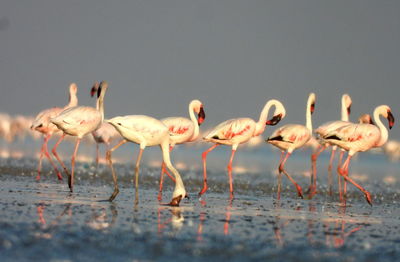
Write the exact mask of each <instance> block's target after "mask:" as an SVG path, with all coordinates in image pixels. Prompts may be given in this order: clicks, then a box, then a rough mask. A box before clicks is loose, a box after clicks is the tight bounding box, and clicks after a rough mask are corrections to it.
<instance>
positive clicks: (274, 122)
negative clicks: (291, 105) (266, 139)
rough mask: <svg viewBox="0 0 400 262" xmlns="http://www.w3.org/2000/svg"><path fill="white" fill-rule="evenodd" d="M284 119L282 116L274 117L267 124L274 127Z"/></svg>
mask: <svg viewBox="0 0 400 262" xmlns="http://www.w3.org/2000/svg"><path fill="white" fill-rule="evenodd" d="M281 119H282V114H279V115H276V116H273V117H272V118H271V119H270V120H268V121H267V122H266V123H265V124H266V125H269V126H274V125H276V124H278V123H279V121H281Z"/></svg>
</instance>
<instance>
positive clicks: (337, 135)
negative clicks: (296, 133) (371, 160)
mask: <svg viewBox="0 0 400 262" xmlns="http://www.w3.org/2000/svg"><path fill="white" fill-rule="evenodd" d="M379 116H383V117H385V118H387V119H388V121H389V128H390V129H391V128H392V127H393V125H394V117H393V115H392V112H391V109H390V107H389V106H387V105H381V106H378V107H376V108H375V110H374V121H375V123H376V125H372V124H348V125H346V126H343V127H341V128H338V129H336V130H334V131H332V132H330V133H329V134H327V135H325V136H324V139H325V140H327V141H329V142H330V143H332V144H334V145H338V146H339V147H341V148H343V149H344V150H346V151H348V156H347V159H346V161H345V162H344V163H343V165H342V167H340V168H338V172H339V174H340V175H342V176H343V177H344V179H345V181H348V182H350V183H352V184H353V185H354V186H356V187H357V188H358V189H359V190H361V192H363V193H364V195H365V198H366V200H367V202H368V203H369V204H370V205H372V200H371V194H370V193H369V192H368V191H367V190H365V189H364V188H363V187H362V186H360V185H358V184H357V183H356V182H355V181H354V180H353V179H351V178H350V177H349V176H348V173H349V164H350V160H351V158H352V156H353V155H354V154H356V153H357V152H364V151H368V150H370V149H371V148H374V147H380V146H382V145H383V144H385V143H386V141H387V140H388V137H389V134H388V130H387V129H386V127H385V126H384V125H383V123H382V121H381V120H380V119H379ZM344 193H346V184H345V187H344Z"/></svg>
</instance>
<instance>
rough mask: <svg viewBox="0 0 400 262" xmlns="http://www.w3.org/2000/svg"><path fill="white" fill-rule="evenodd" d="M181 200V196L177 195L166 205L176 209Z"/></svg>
mask: <svg viewBox="0 0 400 262" xmlns="http://www.w3.org/2000/svg"><path fill="white" fill-rule="evenodd" d="M181 200H182V195H179V196H177V197H174V198H173V199H172V200H171V202H170V203H169V204H168V205H169V206H173V207H178V206H179V203H180V202H181Z"/></svg>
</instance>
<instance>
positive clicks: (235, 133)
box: [199, 99, 286, 199]
mask: <svg viewBox="0 0 400 262" xmlns="http://www.w3.org/2000/svg"><path fill="white" fill-rule="evenodd" d="M272 106H275V112H274V115H273V117H272V118H271V119H270V120H268V121H267V116H268V112H269V110H270V108H271V107H272ZM285 116H286V111H285V107H284V106H283V105H282V103H281V102H280V101H278V100H275V99H271V100H269V101H268V102H267V103H266V104H265V106H264V108H263V110H262V111H261V114H260V118H259V120H258V122H255V121H254V120H253V119H251V118H235V119H230V120H227V121H225V122H222V123H220V124H219V125H217V126H216V127H215V128H213V129H212V130H211V131H210V132H209V134H208V135H207V136H206V137H204V138H203V139H204V140H205V141H208V142H212V143H214V145H213V146H211V147H210V148H209V149H207V150H206V151H204V152H203V153H202V159H203V176H204V181H203V189H202V190H201V191H200V193H199V196H201V195H202V194H204V193H205V192H206V191H207V189H208V186H207V154H208V153H210V152H211V151H212V150H213V149H215V148H216V147H217V146H219V145H228V146H232V152H231V157H230V160H229V164H228V167H227V168H228V176H229V191H230V198H231V199H232V198H233V184H232V182H233V181H232V161H233V158H234V156H235V152H236V150H237V148H238V146H239V144H243V143H245V142H247V141H249V140H250V138H252V137H256V136H259V135H261V134H262V133H263V132H264V130H265V127H266V125H276V124H277V123H279V121H280V120H281V119H283V118H284V117H285Z"/></svg>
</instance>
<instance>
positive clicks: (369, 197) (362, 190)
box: [340, 154, 372, 205]
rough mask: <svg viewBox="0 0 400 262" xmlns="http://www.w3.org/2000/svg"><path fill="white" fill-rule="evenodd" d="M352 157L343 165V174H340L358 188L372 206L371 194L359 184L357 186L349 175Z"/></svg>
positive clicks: (349, 156)
mask: <svg viewBox="0 0 400 262" xmlns="http://www.w3.org/2000/svg"><path fill="white" fill-rule="evenodd" d="M351 157H352V156H351V155H350V154H349V155H348V157H347V159H346V161H345V162H344V164H343V167H342V170H341V171H342V172H341V173H340V174H341V175H342V176H343V177H344V180H345V181H348V182H350V183H352V184H353V185H354V186H355V187H357V188H358V189H359V190H360V191H361V192H363V193H364V195H365V199H366V200H367V202H368V204H370V205H372V200H371V194H370V193H369V192H368V191H367V190H365V189H364V188H363V187H362V186H360V185H359V184H357V183H356V182H355V181H354V180H353V179H351V178H350V177H349V175H348V173H349V164H350V160H351Z"/></svg>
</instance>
